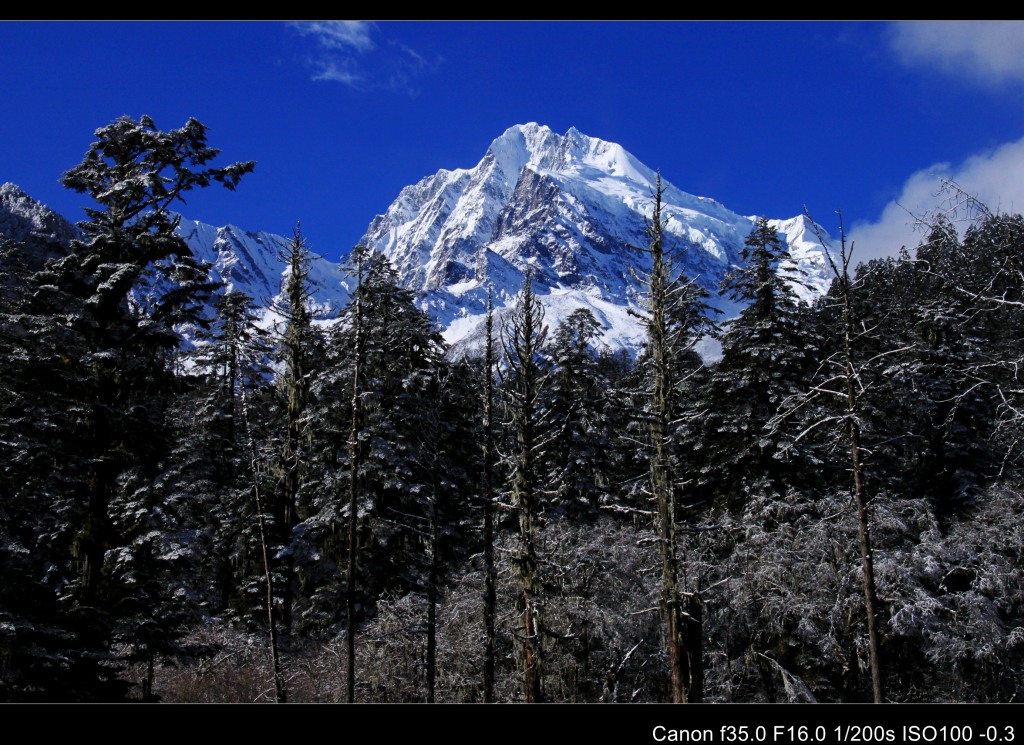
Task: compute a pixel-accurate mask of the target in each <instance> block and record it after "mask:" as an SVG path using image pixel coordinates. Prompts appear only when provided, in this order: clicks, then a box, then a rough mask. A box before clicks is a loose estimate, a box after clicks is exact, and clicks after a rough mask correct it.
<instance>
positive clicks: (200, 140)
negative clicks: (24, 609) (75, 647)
mask: <svg viewBox="0 0 1024 745" xmlns="http://www.w3.org/2000/svg"><path fill="white" fill-rule="evenodd" d="M96 137H97V141H96V142H94V143H93V144H92V146H91V147H90V149H89V151H88V152H87V153H86V156H85V158H84V160H83V161H82V162H81V163H80V164H79V165H78V166H76V167H74V168H72V169H71V170H69V171H67V172H66V173H65V174H64V176H63V178H62V179H61V181H62V183H63V184H64V185H65V186H67V187H68V188H70V189H73V190H75V191H77V192H80V193H86V194H88V195H89V196H91V197H92V198H93V199H94V200H95V201H96V202H97V203H98V207H96V208H86V216H87V219H86V220H85V221H83V222H81V223H79V229H80V230H81V232H82V236H83V237H82V238H81V239H76V240H75V241H74V242H73V243H72V246H71V250H70V253H69V254H68V255H67V256H65V257H62V258H59V259H56V260H54V261H52V262H50V263H49V264H48V266H47V268H46V269H45V270H44V272H42V273H41V274H40V275H39V277H38V286H39V292H38V293H37V295H38V296H39V298H40V305H41V307H40V312H41V313H42V314H44V315H45V316H46V317H47V318H48V322H47V327H46V330H45V331H44V334H45V335H47V336H52V337H53V338H54V339H60V340H61V341H62V343H63V342H69V343H66V344H65V346H64V347H63V352H62V358H61V359H60V363H59V366H58V367H57V368H56V369H57V370H59V371H60V373H59V376H58V377H56V378H54V379H53V380H52V384H53V385H54V386H55V387H56V388H57V389H63V390H65V391H71V393H70V394H69V395H67V394H64V395H61V396H60V397H55V398H54V400H53V402H52V403H53V405H54V406H58V407H61V408H60V410H59V411H58V410H54V409H51V410H50V412H48V413H47V414H46V415H45V417H46V420H48V421H50V422H52V423H53V426H57V427H58V428H59V429H60V431H61V437H62V438H63V440H64V444H65V445H66V449H65V451H64V452H63V454H62V456H63V457H62V459H61V461H60V462H59V464H58V465H57V470H58V471H59V474H55V478H57V479H59V480H61V481H64V482H65V483H66V484H67V485H68V488H66V489H64V488H62V489H61V491H60V494H59V497H58V498H57V500H56V501H55V503H54V506H53V508H52V509H53V510H54V511H55V512H56V513H57V514H60V515H61V516H62V518H61V519H62V521H64V525H65V526H66V528H62V530H61V532H62V536H61V538H60V539H59V541H58V545H62V546H65V547H67V549H68V551H69V556H68V557H67V558H68V559H69V560H73V563H74V565H75V566H76V569H77V572H76V574H77V576H67V577H66V581H67V585H66V589H65V590H64V591H62V594H63V595H64V597H63V598H62V600H63V601H64V602H66V603H67V604H68V605H69V606H70V607H71V608H72V609H73V612H74V613H75V614H77V616H78V618H79V619H80V623H81V626H80V629H81V633H82V634H83V635H84V634H87V633H88V634H96V635H97V638H98V639H99V640H100V644H111V643H112V642H114V641H121V642H124V643H127V644H129V645H130V646H131V647H132V648H134V650H135V651H136V652H139V653H140V654H143V655H152V654H153V653H154V652H155V651H159V650H160V648H161V645H162V644H163V643H164V642H162V641H160V640H161V638H165V639H166V638H167V635H168V634H171V633H173V629H171V625H173V624H176V623H177V621H176V620H175V618H176V615H175V614H174V613H170V612H171V609H172V607H173V602H172V601H171V600H170V599H169V598H168V593H169V592H171V588H169V587H168V586H167V584H166V583H164V582H161V581H160V578H161V576H162V574H163V572H164V571H165V570H166V569H167V568H168V567H169V565H170V563H173V561H174V560H175V557H176V556H178V553H177V550H178V548H177V546H175V545H174V542H173V541H169V540H167V538H168V536H169V535H171V534H172V533H173V532H174V531H175V527H176V521H177V520H178V519H179V515H178V511H177V510H176V508H175V507H174V506H173V505H170V504H166V503H163V502H162V496H161V494H160V490H159V489H155V488H154V481H155V479H156V477H157V475H158V472H159V462H160V458H161V457H162V456H163V455H164V454H165V453H166V452H167V450H168V445H169V443H168V434H169V431H168V426H167V422H166V412H167V407H168V403H169V398H168V395H167V394H168V392H170V391H173V390H174V389H175V381H174V377H173V367H172V363H173V358H174V356H175V355H176V354H177V349H178V345H179V343H180V340H181V337H180V335H179V333H178V331H177V330H176V327H177V326H178V325H179V324H183V323H192V324H196V325H199V324H201V323H202V319H201V317H200V309H201V301H202V299H203V298H204V297H205V293H206V292H207V291H208V290H209V288H210V285H209V283H208V282H207V279H206V270H205V267H203V266H201V265H199V264H198V263H197V262H196V261H195V259H194V258H193V256H192V253H191V251H190V250H189V248H188V246H187V244H186V243H185V242H184V240H183V239H182V238H181V237H179V236H178V235H177V234H176V233H175V228H176V227H177V224H178V218H176V217H175V216H173V215H172V213H171V212H170V207H171V206H172V205H173V204H174V203H175V202H177V201H184V196H185V194H187V193H188V192H190V191H192V190H193V189H196V188H200V187H205V186H208V185H209V184H211V183H213V182H218V183H220V184H222V185H224V186H225V187H227V188H229V189H234V188H235V186H236V185H237V183H238V181H239V179H240V178H241V177H242V176H243V175H244V174H245V173H248V172H250V171H251V170H252V169H253V164H252V163H251V162H250V163H236V164H234V165H231V166H227V167H224V168H212V167H209V166H208V165H207V164H208V163H209V161H211V160H212V159H213V158H214V157H215V156H216V155H217V154H218V151H217V150H215V149H213V148H210V147H208V146H207V144H206V128H205V127H204V126H203V125H202V124H200V123H199V122H198V121H196V120H194V119H190V120H189V121H188V122H187V123H186V124H185V126H184V127H182V128H181V129H177V130H170V131H167V132H163V131H160V130H158V129H157V128H156V127H155V125H154V123H153V121H152V120H151V119H149V118H148V117H143V118H142V119H141V120H139V121H134V120H132V119H129V118H127V117H125V118H121V119H118V120H116V121H115V122H113V123H112V124H110V125H108V126H106V127H103V128H101V129H99V130H97V132H96ZM71 381H74V386H75V387H74V389H71V388H69V387H68V386H69V384H70V383H71ZM65 530H66V532H64V531H65ZM64 538H67V539H70V542H71V545H70V546H68V544H67V543H65V542H64ZM65 593H66V594H65ZM168 613H170V615H168ZM154 645H156V647H154Z"/></svg>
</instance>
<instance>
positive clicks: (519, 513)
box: [501, 267, 549, 702]
mask: <svg viewBox="0 0 1024 745" xmlns="http://www.w3.org/2000/svg"><path fill="white" fill-rule="evenodd" d="M547 330H548V329H547V326H546V325H544V307H543V306H542V305H541V304H540V301H539V300H538V299H537V295H536V293H535V292H534V290H533V271H532V269H531V268H530V267H527V269H526V274H525V277H524V279H523V290H522V292H521V293H520V295H519V299H518V302H517V303H516V307H515V310H514V311H513V312H512V314H511V315H509V316H508V317H507V318H506V320H505V323H504V326H503V328H502V344H503V346H504V352H505V360H506V363H507V367H506V369H505V373H504V378H503V380H502V386H501V389H502V393H503V395H504V397H505V412H506V418H507V420H506V423H505V425H506V428H507V431H508V433H509V435H510V437H511V439H512V442H511V443H510V446H509V447H510V452H509V456H508V459H509V470H510V477H511V483H510V485H509V487H510V491H511V501H512V505H511V506H512V510H513V513H514V514H515V518H516V523H517V525H518V528H519V530H518V547H517V549H516V553H515V556H514V558H513V560H512V563H513V567H514V568H515V573H516V581H517V584H518V590H517V594H516V614H517V615H518V616H519V619H518V623H519V634H518V641H519V650H520V652H519V654H520V664H521V666H522V669H521V673H522V679H523V697H524V699H525V700H526V701H528V702H538V701H543V700H544V691H543V659H544V655H543V649H544V645H543V634H544V624H543V619H542V607H543V604H542V598H541V584H542V583H541V576H540V557H539V555H538V551H537V530H538V521H539V520H540V513H541V506H542V502H541V498H542V496H543V492H544V489H543V485H542V483H541V480H540V464H541V462H542V459H543V448H544V446H545V445H546V440H547V434H546V431H545V430H546V426H547V422H546V421H545V412H544V410H543V402H544V398H545V389H546V387H547V385H548V378H549V371H548V364H547V361H546V360H545V359H544V358H543V357H542V356H541V355H542V349H543V347H544V340H545V338H546V336H547Z"/></svg>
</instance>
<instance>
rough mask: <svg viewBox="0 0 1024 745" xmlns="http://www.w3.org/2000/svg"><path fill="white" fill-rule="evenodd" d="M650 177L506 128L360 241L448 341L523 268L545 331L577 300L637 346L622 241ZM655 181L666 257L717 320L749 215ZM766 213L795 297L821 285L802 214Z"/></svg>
mask: <svg viewBox="0 0 1024 745" xmlns="http://www.w3.org/2000/svg"><path fill="white" fill-rule="evenodd" d="M656 179H657V174H656V173H655V172H654V171H653V170H652V169H650V168H649V167H647V166H646V165H644V164H643V163H641V162H640V161H638V160H637V159H636V158H635V157H633V156H632V155H631V154H630V153H629V152H627V151H626V150H625V149H624V148H622V147H621V146H620V145H617V144H615V143H611V142H605V141H604V140H599V139H597V138H594V137H588V136H587V135H584V134H582V133H580V132H579V131H578V130H576V129H575V128H573V129H570V130H569V131H568V132H566V133H565V134H564V135H559V134H557V133H555V132H553V131H552V130H551V129H549V128H548V127H545V126H541V125H538V124H524V125H518V126H514V127H511V128H509V129H508V130H506V131H505V133H504V134H502V135H501V136H500V137H499V138H498V139H496V140H494V142H492V143H491V146H490V147H489V148H488V150H487V152H486V154H485V155H484V157H483V159H482V160H481V161H480V162H479V163H478V164H477V165H476V166H475V167H474V168H472V169H468V170H467V169H459V170H455V171H448V170H441V171H438V172H437V173H436V174H435V175H433V176H429V177H427V178H424V179H423V180H421V181H420V182H419V183H417V184H414V185H412V186H408V187H406V188H404V189H403V190H402V191H401V193H400V194H399V195H398V198H397V199H396V200H395V201H394V203H393V204H392V205H391V206H390V207H389V208H388V210H387V211H386V212H385V213H384V214H382V215H378V216H377V217H376V218H375V219H374V220H373V221H372V222H371V223H370V226H369V228H368V230H367V232H366V235H365V236H364V237H363V239H362V243H363V245H365V246H367V247H369V248H372V249H377V250H379V251H382V252H383V253H385V254H386V255H387V256H388V258H389V259H390V260H391V262H392V263H393V264H394V265H395V267H396V269H397V270H398V272H399V274H400V276H401V277H402V278H403V282H404V283H405V285H406V286H407V287H409V288H410V289H414V290H416V291H418V292H421V293H423V295H422V296H423V301H422V303H423V308H424V309H425V310H427V311H428V312H429V313H430V314H431V315H432V316H433V317H434V318H435V319H436V320H437V321H438V323H439V324H440V325H441V327H442V329H443V330H444V335H445V338H446V339H447V341H448V342H449V343H451V344H453V345H456V346H457V347H459V346H467V347H473V346H475V345H476V344H477V343H478V342H479V338H478V337H479V334H480V328H479V327H480V324H481V318H482V314H483V313H484V309H485V306H486V294H487V285H488V284H491V285H493V287H494V298H495V306H496V307H497V308H498V309H499V310H498V313H499V315H500V314H501V312H502V310H501V309H502V308H504V309H505V311H506V312H507V309H508V308H510V307H511V306H512V305H513V304H514V302H515V294H516V293H517V292H518V291H519V290H520V288H521V287H522V280H523V270H524V269H525V268H526V266H527V265H533V267H534V269H535V279H534V287H535V289H536V290H537V292H538V294H539V295H540V300H541V302H542V303H543V304H544V306H545V308H546V309H547V318H546V321H547V323H548V325H549V326H550V327H552V328H554V327H555V326H556V325H557V324H558V322H559V321H560V320H561V319H562V318H564V317H565V316H567V315H568V314H569V313H571V312H572V311H573V310H575V309H577V308H580V307H586V308H589V309H590V310H591V311H592V312H593V313H594V314H595V316H596V317H597V318H598V320H599V321H600V322H601V323H602V324H603V325H604V327H605V332H604V339H603V342H604V343H605V344H607V345H608V346H610V347H612V348H613V349H614V348H620V347H627V348H632V349H636V348H638V347H639V346H640V345H641V344H642V341H643V338H644V331H643V328H642V326H641V325H640V322H639V320H638V319H637V318H635V317H633V316H631V315H629V314H628V313H627V310H628V309H629V308H631V307H637V306H638V305H639V304H640V300H641V298H640V292H641V286H640V283H639V281H638V280H637V279H636V275H637V272H643V271H645V270H646V269H648V268H649V266H650V261H649V257H647V255H646V254H644V253H643V252H642V251H638V250H633V249H631V248H630V247H643V246H646V245H647V236H646V232H645V231H646V227H647V222H646V221H647V219H649V217H650V215H651V209H652V202H653V196H652V195H653V193H654V189H655V183H656ZM662 186H663V206H662V216H663V218H664V220H665V234H666V238H667V241H666V243H667V246H668V248H669V250H670V251H672V252H673V254H674V256H675V259H676V262H677V265H678V266H679V268H680V269H682V270H683V271H684V272H685V273H686V275H687V276H688V277H690V278H694V279H696V280H697V281H698V282H699V283H700V284H701V285H703V286H704V287H705V288H707V289H708V290H709V292H711V294H712V297H713V298H715V302H716V303H717V304H718V306H719V307H720V308H721V309H722V310H723V311H724V312H725V314H726V315H725V317H729V316H732V315H735V313H736V312H737V310H738V309H737V308H736V307H734V306H732V305H731V304H729V303H728V301H726V300H724V299H721V298H719V297H718V294H717V291H718V288H719V286H720V283H721V280H722V278H723V276H724V275H725V272H726V271H727V270H728V269H729V267H730V266H733V265H736V264H739V263H740V261H741V259H740V251H741V249H742V247H743V240H744V239H745V238H746V236H747V235H748V234H749V233H750V230H751V228H752V226H753V220H754V219H755V218H752V217H744V216H741V215H738V214H736V213H735V212H732V211H730V210H728V209H727V208H725V207H724V206H723V205H721V204H719V203H718V202H716V201H714V200H713V199H709V198H707V197H697V196H693V195H691V194H687V193H685V192H683V191H681V190H680V189H677V188H676V187H675V186H673V185H672V184H671V183H669V182H667V181H665V180H664V179H663V180H662ZM771 222H772V224H773V226H774V227H775V228H776V229H777V230H778V231H779V234H780V236H783V237H784V238H785V239H786V240H787V242H788V244H789V247H790V251H791V253H792V255H793V259H794V262H795V263H796V264H797V265H798V266H799V267H800V268H801V269H803V270H804V271H805V272H806V277H805V278H804V281H805V283H806V284H807V287H799V286H798V287H797V288H796V289H797V291H798V292H799V293H800V295H801V297H803V298H805V299H810V298H811V297H812V296H813V295H816V294H819V293H821V292H824V291H825V289H826V288H827V287H828V283H829V276H828V273H827V263H826V260H825V256H824V253H823V249H822V247H821V245H820V244H819V243H818V242H817V240H816V239H815V238H814V231H813V229H812V228H811V226H810V225H809V224H808V223H807V221H806V219H805V218H804V217H802V216H800V217H795V218H792V219H789V220H773V221H771Z"/></svg>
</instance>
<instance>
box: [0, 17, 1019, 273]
mask: <svg viewBox="0 0 1024 745" xmlns="http://www.w3.org/2000/svg"><path fill="white" fill-rule="evenodd" d="M1022 48H1024V24H1018V23H998V24H997V23H992V24H980V25H963V24H955V23H938V24H924V23H911V24H905V25H890V24H882V23H721V22H675V23H666V22H654V23H646V22H644V23H639V22H633V23H622V22H608V23H605V22H559V23H556V22H531V23H526V22H513V23H508V22H502V23H476V22H474V23H462V22H382V23H375V24H351V25H345V24H340V25H339V24H316V25H308V24H307V25H295V24H286V23H279V22H226V23H211V22H191V23H178V22H174V23H168V22H164V23H127V22H117V23H115V22H95V23H94V22H88V23H86V22H76V23H65V22H46V23H34V22H33V23H27V22H2V23H0V56H2V60H0V62H2V64H0V70H2V72H0V83H2V88H0V89H2V91H3V96H4V99H5V106H4V111H3V115H2V116H0V137H2V141H3V146H2V147H0V182H3V181H13V182H15V183H17V184H19V185H20V186H21V187H22V188H24V189H25V190H26V191H27V192H28V193H29V194H31V195H32V196H34V197H36V198H37V199H39V200H40V201H42V202H44V203H46V204H48V205H50V206H51V207H53V208H55V209H57V210H58V211H60V212H62V213H64V214H65V215H66V216H68V217H70V218H71V219H79V217H80V216H81V207H82V206H83V205H84V204H85V200H84V198H83V197H81V196H79V195H76V194H73V193H70V192H67V191H66V190H64V189H63V188H62V187H61V186H60V185H59V184H58V183H57V179H58V178H59V177H60V175H61V174H62V173H63V171H65V170H67V169H68V168H70V167H72V166H73V165H75V164H76V163H78V162H79V161H80V160H81V157H82V155H83V154H84V153H85V151H86V149H87V148H88V146H89V143H90V142H92V139H93V136H92V135H93V132H94V131H95V130H96V129H97V128H98V127H100V126H103V125H104V124H107V123H109V122H110V121H112V120H113V119H115V118H117V117H118V116H121V115H129V116H132V117H135V118H137V117H138V116H140V115H142V114H148V115H149V116H151V117H153V118H154V120H155V121H156V124H157V125H158V126H159V127H161V128H166V129H170V128H174V127H179V126H181V125H182V124H183V123H184V122H185V120H186V119H187V118H188V117H190V116H191V117H195V118H197V119H199V120H200V121H202V122H203V123H204V124H206V125H207V126H208V127H209V128H210V134H209V137H210V144H211V145H213V146H214V147H218V148H220V149H221V150H222V151H223V153H222V157H221V160H220V161H219V162H220V163H223V164H226V163H228V162H231V161H235V160H250V159H252V160H256V161H257V166H256V172H255V173H254V174H252V175H250V176H248V177H246V178H245V179H244V180H243V182H242V183H241V185H240V186H239V189H238V191H237V192H236V193H229V192H226V191H224V190H222V189H213V188H211V189H209V190H206V191H205V192H203V193H199V194H194V195H193V197H192V198H191V199H190V201H189V204H188V206H186V207H181V211H182V212H184V213H185V214H187V215H188V216H189V217H192V218H194V219H198V220H203V221H206V222H211V223H214V224H218V225H222V224H225V223H229V222H230V223H234V224H237V225H239V226H241V227H243V228H246V229H251V230H267V231H271V232H276V233H282V234H286V235H287V234H290V232H291V230H292V228H293V226H294V225H295V223H296V222H297V221H300V220H301V222H302V227H303V231H304V232H305V233H306V235H307V237H308V238H309V239H310V242H311V246H312V248H313V250H314V251H316V252H318V253H321V254H324V255H326V256H329V257H332V258H334V257H337V256H338V255H340V254H341V253H342V252H343V251H346V250H347V249H348V248H350V247H351V246H352V245H353V244H354V243H355V242H356V241H358V240H359V238H360V237H361V236H362V234H363V232H364V231H365V229H366V226H367V224H368V223H369V222H370V220H371V219H373V217H374V215H376V214H378V213H380V212H383V211H384V210H385V209H386V208H387V206H388V205H389V204H390V203H391V201H392V200H393V199H394V198H395V197H396V196H397V194H398V192H399V190H400V189H401V188H402V187H403V186H405V185H407V184H411V183H414V182H416V181H418V180H419V179H421V178H423V177H424V176H427V175H430V174H433V173H435V172H436V171H437V170H439V169H441V168H447V169H455V168H470V167H472V166H474V165H475V164H476V163H477V162H478V161H479V160H480V158H481V157H482V156H483V155H484V152H485V151H486V149H487V146H488V145H489V144H490V142H491V141H492V140H493V139H494V138H496V137H498V136H499V135H500V134H501V133H502V132H503V131H504V130H505V129H507V128H508V127H509V126H512V125H514V124H520V123H524V122H529V121H536V122H539V123H541V124H546V125H548V126H550V127H551V128H552V129H554V130H555V131H557V132H560V133H564V132H565V131H566V130H567V129H568V128H569V127H571V126H575V127H576V128H577V129H579V130H580V131H581V132H583V133H585V134H588V135H591V136H595V137H599V138H602V139H605V140H610V141H613V142H618V143H619V144H621V145H622V146H623V147H625V148H626V149H627V150H629V151H630V152H632V153H633V154H634V155H635V156H637V157H638V158H639V159H640V160H641V161H643V162H644V163H646V164H647V165H649V166H651V167H653V168H660V169H661V171H662V174H663V175H664V177H665V178H666V179H668V180H669V181H671V182H672V183H674V184H675V185H676V186H678V187H679V188H681V189H683V190H684V191H688V192H691V193H694V194H698V195H701V196H709V197H712V198H714V199H716V200H718V201H720V202H722V203H723V204H725V205H726V206H727V207H729V208H730V209H732V210H734V211H736V212H739V213H741V214H763V215H767V216H768V217H780V218H782V217H792V216H794V215H796V214H798V213H800V212H801V211H802V210H803V207H804V205H805V204H806V205H808V207H809V208H810V209H811V211H812V213H813V214H814V216H815V217H816V218H817V219H818V220H819V222H822V223H823V224H824V225H825V226H826V228H827V229H829V230H830V231H832V232H835V231H834V227H835V217H834V212H835V210H837V209H842V210H843V211H844V213H845V216H846V220H847V224H848V226H849V225H851V224H858V223H859V224H865V225H862V226H861V229H860V231H859V232H858V233H857V235H859V236H861V237H862V241H863V242H865V243H871V242H874V243H877V247H872V246H869V247H868V248H867V249H866V250H868V251H870V252H871V253H884V252H891V251H894V250H895V249H897V248H898V245H896V246H892V245H891V244H892V243H893V242H894V241H897V242H898V241H899V240H901V239H900V238H898V237H893V236H896V235H898V232H899V229H900V227H901V225H902V227H903V228H904V229H905V228H906V224H907V222H908V219H907V218H906V211H904V210H903V209H902V207H898V206H896V205H895V202H896V201H898V202H899V203H900V205H902V206H903V207H907V208H908V209H911V211H915V210H916V211H918V212H920V211H921V210H924V209H927V208H929V207H934V206H935V205H934V204H927V203H926V202H927V200H928V199H929V198H930V195H931V194H932V193H933V192H934V191H935V190H936V188H937V185H938V182H937V180H936V179H935V177H934V176H933V175H932V173H933V172H934V171H938V172H940V173H941V174H943V175H946V176H951V177H954V178H956V179H957V180H958V181H959V182H960V183H961V184H963V185H964V186H965V187H967V188H968V189H970V190H972V191H974V192H977V193H978V194H979V196H981V197H982V198H983V199H985V200H987V201H989V202H990V203H992V202H995V203H996V206H998V207H999V208H1001V209H1004V210H1007V211H1013V210H1019V209H1024V140H1022V138H1024V97H1022V93H1024V85H1022V81H1024V59H1022V57H1024V56H1022V55H1020V53H1019V50H1020V49H1022ZM943 164H945V165H943ZM1014 190H1016V191H1014ZM917 202H921V204H920V205H918V204H917ZM879 221H882V222H883V224H882V225H880V226H876V227H874V228H868V227H867V226H866V224H869V223H876V222H879ZM872 231H873V232H872ZM894 231H895V232H894ZM907 240H908V241H909V240H911V238H907Z"/></svg>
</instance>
